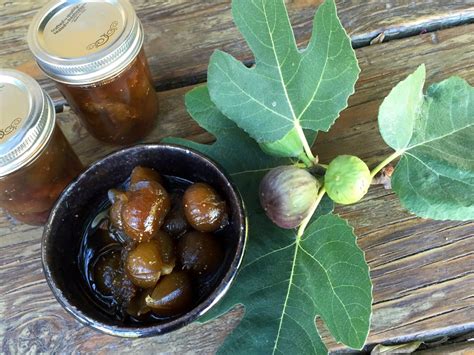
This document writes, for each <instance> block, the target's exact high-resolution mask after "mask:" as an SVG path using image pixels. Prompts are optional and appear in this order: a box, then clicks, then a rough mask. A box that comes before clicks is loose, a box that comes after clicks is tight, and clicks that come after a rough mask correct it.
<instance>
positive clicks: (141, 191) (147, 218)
mask: <svg viewBox="0 0 474 355" xmlns="http://www.w3.org/2000/svg"><path fill="white" fill-rule="evenodd" d="M130 188H131V189H130V190H129V191H128V192H127V201H126V202H124V203H123V206H122V209H121V211H122V212H121V217H122V225H123V231H124V232H125V234H126V235H127V236H128V237H130V238H131V239H133V240H134V241H137V242H143V241H148V240H150V239H151V238H153V237H154V236H155V235H156V234H157V233H158V231H159V230H160V228H161V226H162V225H163V222H164V220H165V217H166V214H167V213H168V211H169V210H170V199H169V196H168V193H167V192H166V190H165V189H164V187H163V186H162V185H161V184H160V183H158V182H156V181H140V182H138V183H136V184H135V185H131V186H130ZM112 208H113V207H112Z"/></svg>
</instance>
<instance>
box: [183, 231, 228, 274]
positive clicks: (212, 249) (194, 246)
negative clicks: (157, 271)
mask: <svg viewBox="0 0 474 355" xmlns="http://www.w3.org/2000/svg"><path fill="white" fill-rule="evenodd" d="M177 253H178V258H179V260H180V263H181V265H182V267H183V269H185V270H190V271H193V272H195V273H196V274H198V275H206V274H212V273H214V272H215V271H217V270H218V269H219V266H220V265H221V264H222V262H223V260H224V252H223V251H222V248H221V246H220V244H219V242H218V241H217V239H216V237H215V236H213V235H212V234H209V233H202V232H197V231H193V232H189V233H186V234H185V235H183V236H182V237H181V238H180V240H179V242H178V248H177Z"/></svg>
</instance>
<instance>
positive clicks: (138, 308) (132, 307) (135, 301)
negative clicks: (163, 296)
mask: <svg viewBox="0 0 474 355" xmlns="http://www.w3.org/2000/svg"><path fill="white" fill-rule="evenodd" d="M152 291H153V289H145V290H143V291H141V292H139V293H138V294H137V295H135V297H133V298H132V300H131V301H130V303H129V304H128V306H127V310H126V311H127V314H128V315H130V316H132V317H135V318H142V317H143V316H145V315H147V314H149V313H150V312H151V308H150V307H148V306H147V305H146V298H147V297H148V296H150V294H151V292H152Z"/></svg>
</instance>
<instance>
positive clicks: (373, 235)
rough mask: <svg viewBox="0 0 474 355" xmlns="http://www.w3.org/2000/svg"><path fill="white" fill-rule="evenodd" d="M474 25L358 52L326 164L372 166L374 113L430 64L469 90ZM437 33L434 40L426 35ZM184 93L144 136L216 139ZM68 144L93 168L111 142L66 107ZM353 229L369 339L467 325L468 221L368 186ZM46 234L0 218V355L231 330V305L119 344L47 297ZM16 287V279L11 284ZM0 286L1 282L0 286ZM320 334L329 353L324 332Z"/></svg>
mask: <svg viewBox="0 0 474 355" xmlns="http://www.w3.org/2000/svg"><path fill="white" fill-rule="evenodd" d="M473 31H474V25H470V26H464V27H457V28H453V29H447V30H443V31H439V32H436V33H435V34H425V35H421V36H417V37H413V38H407V39H403V40H396V41H392V42H390V43H386V44H378V45H374V46H370V47H366V48H363V49H359V50H357V54H358V57H359V58H360V60H361V67H362V74H361V78H360V81H359V83H358V90H357V93H356V94H355V95H354V97H353V98H352V99H351V107H350V108H349V109H348V110H346V112H345V113H344V114H343V115H342V117H341V118H340V120H339V121H338V123H337V124H336V127H335V129H334V130H333V131H331V132H330V133H328V134H322V135H321V136H320V137H319V139H320V142H319V143H318V144H317V145H316V147H315V152H318V153H319V154H320V156H321V159H322V160H323V161H328V160H329V159H330V158H331V157H333V156H334V155H335V154H340V153H348V152H350V153H351V154H357V155H360V156H363V157H365V158H367V160H369V161H371V162H375V161H376V160H380V158H381V156H382V155H384V154H386V153H387V152H388V149H387V148H386V146H385V145H384V144H383V143H382V141H381V138H380V136H379V134H378V133H377V130H376V116H377V108H378V105H379V103H380V100H381V98H382V97H383V96H384V95H386V94H387V93H388V91H389V90H390V88H391V87H392V85H393V84H394V83H395V82H397V81H398V80H400V79H401V78H403V77H405V76H406V75H407V74H408V73H409V72H411V71H413V70H414V69H415V68H416V66H417V65H418V64H419V63H422V62H425V63H426V64H427V69H428V82H434V81H438V80H441V79H443V78H445V77H447V76H449V75H452V74H454V73H457V74H458V75H461V76H463V77H465V78H466V79H467V80H468V81H470V82H471V83H474V64H473V63H472V60H469V59H470V58H472V54H473V53H474V41H472V33H473ZM433 38H435V39H436V40H433ZM187 90H188V88H183V89H177V90H171V91H167V92H161V93H159V94H158V95H159V97H160V99H161V102H162V111H161V113H160V123H159V125H158V127H157V128H156V129H155V131H154V132H153V133H152V134H151V135H150V136H149V137H148V138H147V141H157V140H159V139H160V138H162V137H164V136H168V135H176V136H184V137H188V138H192V139H195V140H198V141H202V142H208V141H209V140H210V139H211V138H212V137H210V136H209V135H208V134H207V133H204V132H203V131H202V130H201V129H200V128H199V127H198V126H197V125H196V124H195V123H193V122H192V121H191V120H190V119H189V117H188V116H187V114H186V112H185V110H184V105H183V94H184V93H185V92H186V91H187ZM59 119H60V121H61V125H62V127H63V128H64V130H65V132H66V134H67V136H68V137H69V138H70V139H71V141H72V143H73V146H74V149H75V150H76V151H77V152H78V153H79V155H80V156H81V158H82V159H83V160H84V162H85V163H90V162H92V161H94V160H96V159H97V158H99V157H101V156H103V155H105V154H106V153H108V152H110V151H112V150H115V149H117V148H116V147H111V146H103V145H99V144H98V143H97V142H96V141H95V140H94V139H93V138H91V137H89V136H88V135H87V134H86V132H85V131H84V129H83V128H82V127H81V126H80V125H79V124H78V121H77V119H76V118H75V116H74V115H73V114H72V113H71V112H64V113H62V114H60V115H59ZM337 212H338V213H340V214H341V215H342V216H343V217H344V218H347V219H348V220H349V221H350V222H351V223H352V224H353V225H354V226H355V229H356V234H357V235H358V236H359V238H358V243H359V245H360V246H361V247H362V249H363V250H364V251H365V253H366V257H367V260H368V262H369V265H370V266H371V276H372V279H373V282H374V297H375V300H374V315H373V322H372V329H371V333H370V335H369V340H368V343H369V344H376V343H379V342H387V341H399V342H405V341H410V340H412V339H414V338H424V337H431V336H433V335H436V334H449V333H457V332H459V331H460V330H461V329H469V328H474V323H472V322H473V319H474V274H473V270H474V257H473V255H474V244H473V243H472V237H473V236H474V223H472V222H471V223H468V222H442V221H430V220H423V219H420V218H416V217H414V216H411V215H410V214H409V213H407V212H406V211H405V210H404V209H403V208H402V207H401V206H400V204H399V202H398V200H397V198H396V196H395V195H394V194H393V193H392V192H391V191H386V190H384V189H383V188H381V187H375V188H373V189H371V191H370V193H369V194H368V196H366V198H364V200H363V201H362V202H361V203H359V204H357V205H354V206H345V207H338V208H337ZM40 234H41V229H40V228H32V227H28V226H25V225H12V224H11V223H10V222H9V221H8V219H7V218H6V216H5V215H1V214H0V236H1V237H0V248H1V250H2V254H1V255H0V279H1V280H2V283H1V284H0V295H1V296H0V318H1V319H2V322H1V323H0V339H2V343H1V344H2V345H1V346H2V347H1V348H0V349H1V350H0V352H6V353H9V352H11V353H16V352H26V351H28V350H29V349H30V348H31V349H33V350H37V351H41V350H43V351H46V350H48V351H56V352H65V351H68V352H70V351H71V350H77V351H83V352H87V351H97V352H110V351H117V350H121V351H125V350H128V351H133V350H141V351H143V350H145V351H153V352H167V353H183V352H184V353H186V352H194V353H203V354H204V353H210V352H213V351H214V350H215V349H216V348H217V346H218V345H219V344H220V343H221V342H222V341H223V339H224V337H225V335H226V334H228V332H229V331H230V330H231V329H232V328H233V327H234V326H235V325H236V324H237V323H238V320H239V315H240V314H241V311H239V310H236V311H234V312H233V313H230V314H227V315H225V316H223V317H221V318H220V319H218V320H216V321H214V322H212V323H210V324H207V325H192V326H190V327H187V328H185V329H183V330H181V331H179V332H176V333H172V334H169V335H165V336H162V337H156V338H152V339H142V340H128V339H117V338H112V337H109V336H106V335H102V334H99V333H97V332H95V331H93V330H91V329H89V328H87V327H83V326H81V325H80V324H79V323H77V322H76V321H74V320H73V319H72V318H71V317H70V316H68V315H67V314H66V312H65V311H64V310H62V309H61V307H60V306H59V305H58V304H57V303H56V301H55V300H54V299H53V296H52V294H51V292H50V291H49V290H48V288H47V286H46V284H45V282H44V279H43V276H42V273H41V263H40V259H39V255H40V246H39V240H40ZM13 280H14V284H12V281H13ZM6 281H7V282H6ZM323 337H324V340H325V341H326V343H327V344H328V345H329V346H330V348H331V349H332V350H338V349H340V348H341V347H340V346H339V345H337V344H334V343H333V342H332V340H331V338H330V336H329V335H328V333H327V332H324V331H323Z"/></svg>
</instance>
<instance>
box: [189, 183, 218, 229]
mask: <svg viewBox="0 0 474 355" xmlns="http://www.w3.org/2000/svg"><path fill="white" fill-rule="evenodd" d="M183 204H184V214H185V216H186V219H187V220H188V222H189V224H190V225H191V226H192V227H193V228H194V229H196V230H198V231H200V232H215V231H216V230H218V229H219V228H220V227H221V225H222V222H223V221H224V220H225V219H226V214H227V212H226V203H225V201H224V200H223V199H222V198H221V197H220V196H219V194H218V193H217V191H216V190H214V189H213V188H212V187H211V186H209V185H208V184H206V183H202V182H198V183H195V184H192V185H191V186H190V187H188V188H187V189H186V191H185V192H184V196H183Z"/></svg>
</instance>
